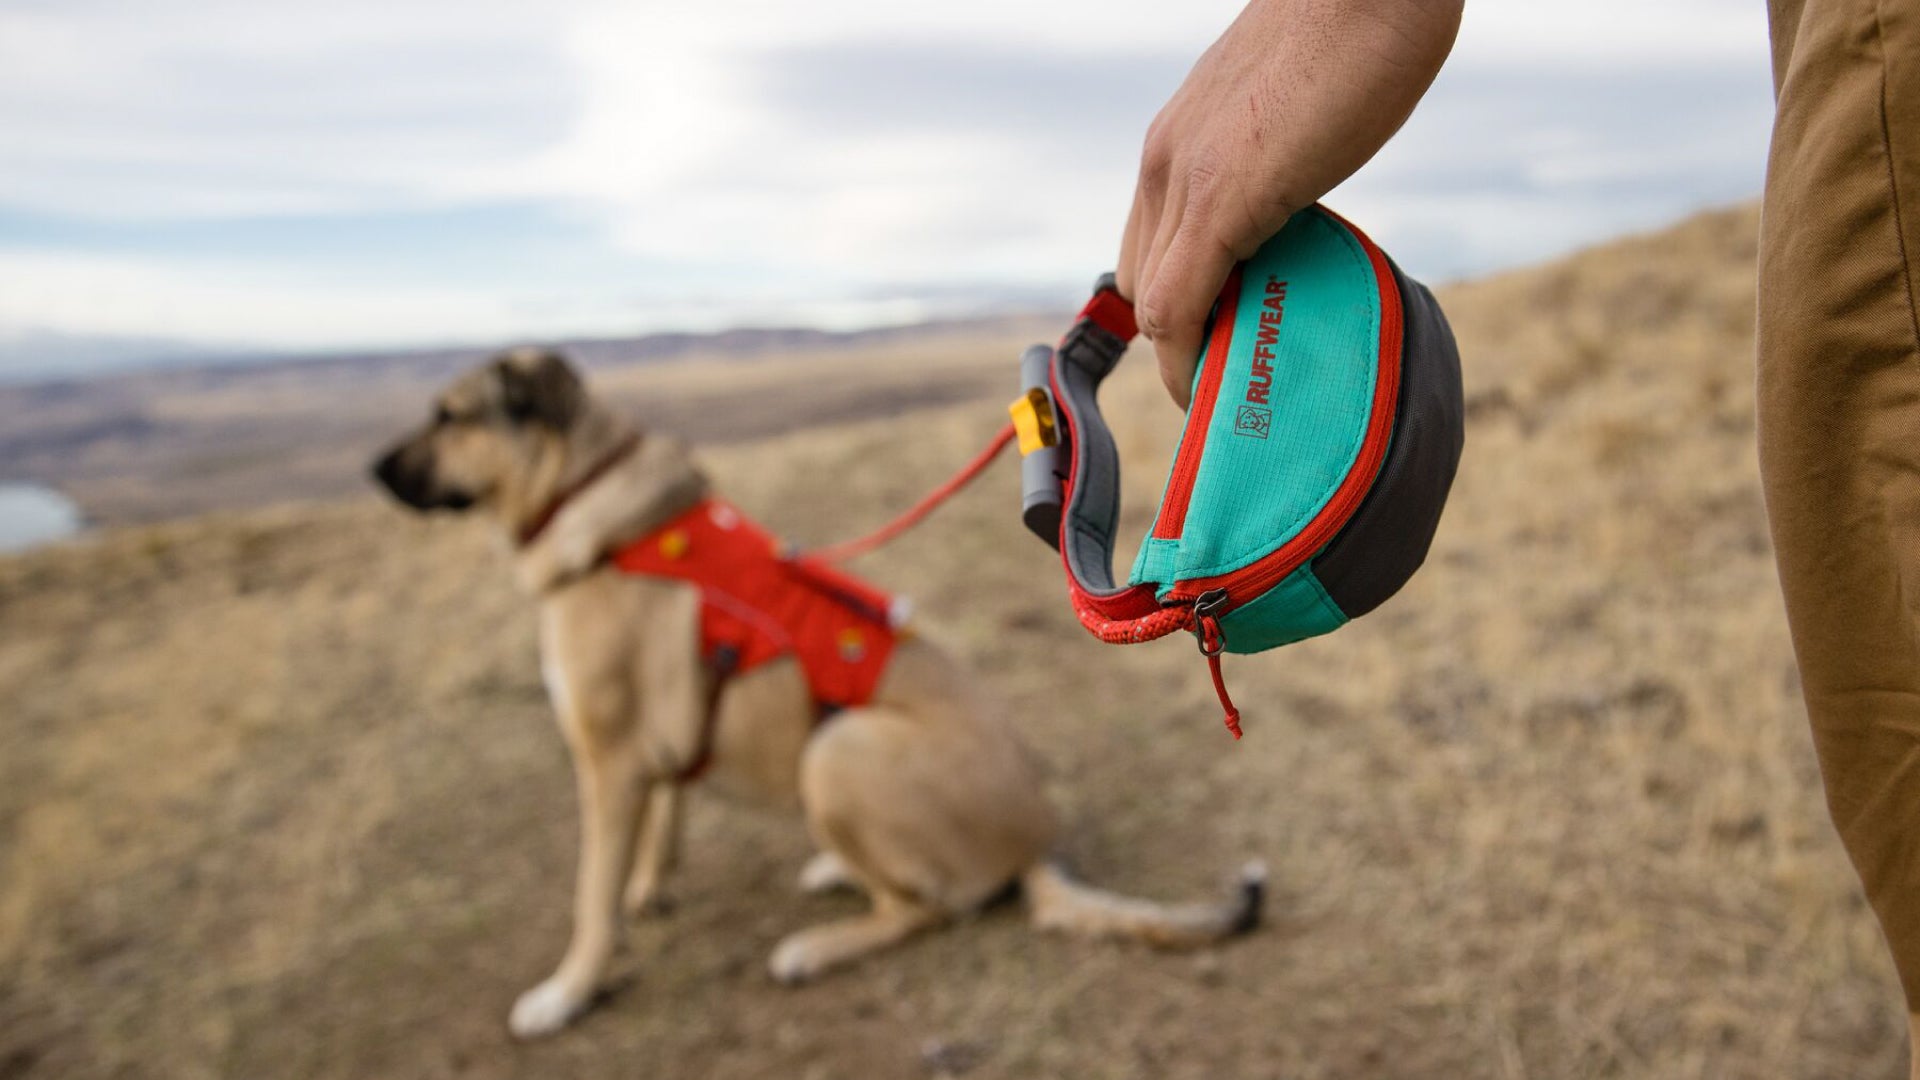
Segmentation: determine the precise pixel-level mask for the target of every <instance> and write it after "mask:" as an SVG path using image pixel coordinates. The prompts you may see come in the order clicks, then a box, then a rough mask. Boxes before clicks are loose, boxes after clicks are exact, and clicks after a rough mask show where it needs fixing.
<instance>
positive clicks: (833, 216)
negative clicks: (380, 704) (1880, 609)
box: [0, 0, 1771, 378]
mask: <svg viewBox="0 0 1920 1080" xmlns="http://www.w3.org/2000/svg"><path fill="white" fill-rule="evenodd" d="M1239 7H1240V4H1238V3H1235V2H1231V0H1185V2H1183V3H1181V4H1168V3H1165V2H1164V0H1158V2H1152V0H1103V2H1100V3H1093V2H1089V0H1018V2H1014V0H973V2H970V3H966V4H951V5H945V4H902V3H899V2H897V0H893V2H879V0H813V2H809V3H805V4H796V3H792V2H781V0H705V2H703V3H690V2H687V3H683V2H679V0H674V2H662V0H625V2H620V3H605V2H600V0H524V2H523V0H326V2H325V3H318V4H316V3H313V2H312V0H187V2H183V3H176V4H165V5H162V4H155V3H153V2H152V0H0V378H5V377H15V378H18V377H28V376H38V375H44V374H59V373H63V372H66V371H69V370H81V369H87V368H91V367H96V366H103V365H112V364H120V363H127V362H132V361H136V360H141V359H151V358H154V357H158V356H160V355H163V354H165V353H167V352H168V351H169V350H173V351H179V349H180V346H179V344H178V343H189V344H190V345H191V346H192V348H195V349H235V350H299V351H316V350H331V349H349V348H355V349H357V348H376V347H389V346H392V347H404V346H430V345H440V344H488V343H493V342H499V341H505V340H530V339H542V338H559V337H568V336H600V335H625V334H634V333H645V332H652V331H659V330H688V329H691V330H702V329H718V328H723V327H728V326H738V325H758V326H767V325H811V326H822V327H829V328H851V327H858V326H866V325H877V324H885V323H902V322H911V321H915V320H918V319H923V318H937V317H953V316H965V315H970V314H978V313H986V312H992V311H1001V310H1010V309H1020V310H1035V309H1059V308H1064V307H1067V306H1069V305H1071V304H1072V303H1074V302H1075V301H1076V300H1077V299H1078V298H1079V297H1080V296H1081V295H1082V294H1083V293H1084V291H1085V289H1086V288H1087V286H1088V285H1089V283H1090V282H1091V281H1092V279H1093V278H1094V277H1095V276H1096V275H1097V274H1098V273H1099V272H1100V271H1102V270H1104V269H1107V268H1108V267H1109V265H1110V263H1111V261H1112V259H1113V257H1114V254H1115V251H1116V249H1117V245H1118V237H1119V232H1120V227H1121V225H1122V223H1123V221H1124V219H1125V214H1126V210H1127V207H1128V204H1129V202H1130V200H1131V195H1132V180H1133V176H1134V174H1135V170H1136V168H1137V164H1138V155H1139V149H1140V143H1141V139H1142V137H1143V136H1144V133H1145V131H1146V127H1147V124H1148V122H1149V121H1150V120H1151V119H1152V117H1153V115H1154V113H1155V112H1156V111H1157V110H1158V108H1159V107H1160V105H1161V104H1163V103H1164V102H1165V101H1166V99H1167V97H1168V96H1169V95H1170V94H1171V93H1172V92H1173V90H1174V89H1175V88H1176V87H1177V86H1178V85H1179V83H1180V81H1181V79H1182V78H1183V77H1184V76H1185V74H1186V72H1187V70H1188V69H1189V67H1190V66H1191V65H1192V63H1193V61H1194V60H1195V59H1196V58H1197V57H1198V55H1199V54H1200V52H1201V51H1202V50H1204V49H1205V48H1206V46H1207V45H1208V44H1209V43H1210V42H1211V41H1212V40H1213V39H1214V38H1215V37H1216V36H1217V35H1218V34H1219V33H1220V31H1221V30H1222V29H1223V28H1224V27H1225V26H1226V25H1227V23H1228V22H1229V21H1231V19H1232V18H1233V16H1234V15H1235V14H1236V13H1237V12H1238V10H1239ZM1770 110H1771V93H1770V83H1769V80H1768V74H1767V49H1766V16H1765V5H1764V4H1761V3H1759V2H1758V0H1615V2H1614V3H1610V4H1572V3H1560V2H1543V0H1468V2H1467V15H1466V20H1465V23H1464V25H1463V27H1462V29H1461V33H1460V40H1459V43H1458V45H1457V46H1456V48H1455V52H1454V55H1453V58H1452V59H1451V61H1450V62H1449V64H1448V67H1447V69H1446V71H1445V72H1443V74H1442V75H1441V77H1440V79H1439V81H1438V82H1437V83H1436V84H1435V86H1434V88H1433V90H1432V92H1431V93H1430V94H1429V95H1428V97H1427V99H1426V101H1425V102H1423V103H1422V105H1421V106H1420V108H1419V110H1418V111H1417V112H1416V113H1415V115H1414V117H1413V119H1412V120H1411V121H1410V122H1409V123H1408V125H1407V126H1406V128H1404V129H1403V130H1402V132H1401V133H1400V135H1399V136H1398V137H1397V138H1396V139H1395V140H1394V141H1393V142H1392V143H1391V144H1389V146H1388V147H1387V149H1386V150H1385V151H1384V152H1383V153H1382V154H1381V155H1380V156H1379V157H1378V158H1376V159H1375V160H1374V162H1373V163H1372V164H1370V165H1368V166H1367V167H1366V168H1365V169H1363V170H1362V171H1361V172H1360V173H1359V174H1357V175H1356V176H1355V177H1354V178H1353V179H1352V180H1350V181H1348V182H1347V183H1346V184H1345V185H1343V186H1342V187H1341V188H1339V189H1337V190H1336V191H1335V192H1333V193H1332V194H1331V195H1329V197H1328V199H1327V202H1328V204H1329V205H1331V206H1333V207H1335V208H1336V209H1338V210H1340V211H1341V212H1342V213H1343V214H1344V215H1346V216H1347V217H1349V218H1351V219H1353V220H1354V221H1355V222H1356V223H1357V224H1359V225H1361V226H1362V227H1363V228H1365V229H1366V230H1367V231H1368V232H1369V233H1370V234H1371V235H1372V236H1373V237H1374V239H1376V240H1377V241H1379V242H1380V243H1381V244H1382V245H1383V246H1384V247H1385V248H1386V249H1387V250H1388V251H1389V252H1392V253H1393V254H1394V255H1395V257H1396V258H1398V259H1399V260H1400V261H1401V262H1402V264H1403V265H1405V266H1406V267H1407V268H1408V269H1409V270H1410V271H1412V272H1413V273H1414V274H1416V275H1418V276H1421V277H1424V278H1426V279H1429V280H1438V281H1444V280H1448V279H1452V278H1458V277H1462V276H1471V275H1477V274H1483V273H1487V272H1489V271H1493V270H1497V269H1501V268H1505V267H1510V266H1515V265H1520V264H1525V263H1529V262H1534V261H1539V260H1541V259H1544V258H1548V257H1551V256H1553V255H1555V254H1559V253H1562V252H1565V251H1568V250H1571V249H1574V248H1576V247H1578V246H1580V245H1583V244H1586V243H1590V242H1593V241H1596V240H1601V239H1605V238H1608V237H1611V236H1614V235H1617V234H1619V233H1622V232H1626V231H1632V230H1640V229H1646V228H1651V227H1654V226H1657V225H1659V224H1661V223H1664V222H1666V221H1669V220H1672V219H1676V218H1679V217H1681V216H1684V215H1686V214H1688V213H1690V212H1692V211H1694V210H1697V209H1700V208H1703V207H1707V206H1713V205H1720V204H1724V203H1728V202H1732V201H1737V200H1740V199H1744V198H1749V197H1752V196H1754V195H1756V194H1757V193H1758V192H1759V189H1760V182H1761V177H1762V171H1763V164H1764V155H1765V148H1766V138H1767V125H1768V120H1769V114H1770Z"/></svg>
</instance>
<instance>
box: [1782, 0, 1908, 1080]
mask: <svg viewBox="0 0 1920 1080" xmlns="http://www.w3.org/2000/svg"><path fill="white" fill-rule="evenodd" d="M1771 15H1772V20H1773V62H1774V86H1775V90H1776V92H1777V95H1778V99H1779V112H1778V116H1777V119H1776V121H1775V126H1774V136H1773V152H1772V154H1771V156H1770V158H1769V160H1768V166H1767V195H1766V211H1765V217H1764V222H1763V224H1762V227H1761V251H1760V461H1761V469H1762V473H1763V476H1764V478H1765V483H1766V495H1767V513H1768V516H1769V518H1771V520H1772V523H1773V538H1774V544H1775V547H1776V548H1777V549H1778V552H1779V559H1780V582H1781V585H1782V587H1783V588H1784V589H1785V591H1786V599H1787V616H1788V621H1789V622H1790V623H1791V625H1792V629H1793V644H1794V650H1795V652H1796V653H1797V654H1798V656H1799V660H1800V674H1801V679H1802V681H1803V683H1804V685H1805V691H1806V699H1807V712H1808V715H1809V718H1810V719H1811V721H1812V724H1813V735H1814V744H1815V746H1816V748H1817V749H1818V751H1819V754H1820V768H1821V772H1822V774H1823V776H1824V777H1825V780H1826V786H1827V802H1828V805H1829V807H1830V808H1831V809H1832V811H1833V822H1834V825H1835V826H1836V827H1837V828H1838V829H1839V831H1840V838H1841V840H1842V841H1844V842H1845V844H1846V848H1847V853H1848V854H1849V855H1850V856H1851V857H1852V858H1853V863H1854V866H1855V867H1856V868H1857V869H1858V870H1859V872H1860V878H1861V881H1862V882H1864V883H1865V885H1866V893H1867V898H1868V900H1869V901H1871V903H1872V904H1873V910H1874V911H1875V912H1876V913H1878V915H1879V917H1880V925H1881V926H1882V928H1883V929H1884V930H1885V931H1886V936H1887V942H1888V944H1889V946H1890V947H1891V948H1892V950H1893V956H1894V962H1895V964H1896V965H1897V966H1898V968H1899V971H1900V979H1901V983H1902V985H1903V986H1904V987H1905V989H1906V994H1907V1001H1908V1003H1909V1004H1908V1011H1909V1013H1910V1014H1911V1013H1912V1012H1913V1010H1914V1009H1916V1008H1920V319H1917V318H1916V314H1915V288H1916V285H1917V284H1920V282H1916V272H1917V267H1920V0H1773V2H1772V4H1771ZM1916 1020H1920V1017H1916ZM1916 1030H1920V1023H1917V1024H1916ZM1916 1075H1917V1076H1920V1070H1916Z"/></svg>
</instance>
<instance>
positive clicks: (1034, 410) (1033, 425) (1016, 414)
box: [1007, 386, 1060, 457]
mask: <svg viewBox="0 0 1920 1080" xmlns="http://www.w3.org/2000/svg"><path fill="white" fill-rule="evenodd" d="M1007 413H1008V415H1010V416H1012V417H1013V430H1014V432H1015V433H1016V434H1018V435H1019V436H1020V456H1021V457H1026V456H1027V455H1028V454H1031V453H1033V452H1034V451H1035V450H1040V449H1043V448H1045V447H1049V446H1058V445H1060V431H1059V429H1058V428H1057V427H1055V426H1054V422H1053V402H1052V401H1050V400H1048V398H1047V392H1046V391H1045V390H1042V389H1040V388H1039V387H1037V386H1036V387H1034V388H1033V389H1031V390H1029V391H1027V392H1026V393H1025V394H1023V395H1021V396H1020V397H1017V398H1014V399H1013V404H1011V405H1009V406H1007Z"/></svg>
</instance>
